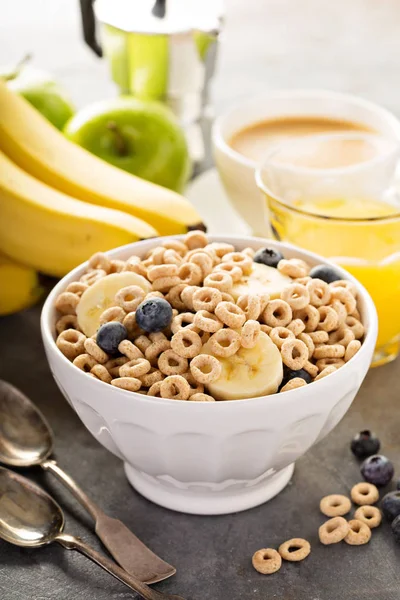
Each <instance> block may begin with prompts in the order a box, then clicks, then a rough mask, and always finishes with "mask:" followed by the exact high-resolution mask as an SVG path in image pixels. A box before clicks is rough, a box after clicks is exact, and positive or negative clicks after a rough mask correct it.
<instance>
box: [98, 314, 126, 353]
mask: <svg viewBox="0 0 400 600" xmlns="http://www.w3.org/2000/svg"><path fill="white" fill-rule="evenodd" d="M127 337H128V331H127V329H126V327H125V325H122V323H119V322H118V321H110V323H104V325H102V326H101V327H100V329H99V330H98V332H97V335H96V342H97V344H98V346H100V348H101V349H102V350H104V352H106V353H107V354H111V355H113V354H118V346H119V345H120V343H121V342H122V340H125V339H126V338H127Z"/></svg>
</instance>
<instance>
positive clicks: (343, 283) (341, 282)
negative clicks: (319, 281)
mask: <svg viewBox="0 0 400 600" xmlns="http://www.w3.org/2000/svg"><path fill="white" fill-rule="evenodd" d="M329 286H330V287H331V288H336V287H341V288H346V290H348V291H349V292H350V294H351V295H352V296H354V298H357V296H358V290H357V286H356V285H355V284H354V283H353V282H352V281H349V280H348V279H337V280H336V281H332V283H330V284H329Z"/></svg>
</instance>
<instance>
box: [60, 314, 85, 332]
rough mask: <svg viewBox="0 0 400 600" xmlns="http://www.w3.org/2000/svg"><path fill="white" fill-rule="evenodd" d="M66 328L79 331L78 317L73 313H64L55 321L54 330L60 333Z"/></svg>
mask: <svg viewBox="0 0 400 600" xmlns="http://www.w3.org/2000/svg"><path fill="white" fill-rule="evenodd" d="M67 329H76V331H80V329H79V325H78V319H77V317H76V316H75V315H64V316H63V317H61V318H60V319H58V321H57V323H56V332H57V333H58V334H60V333H62V332H63V331H66V330H67Z"/></svg>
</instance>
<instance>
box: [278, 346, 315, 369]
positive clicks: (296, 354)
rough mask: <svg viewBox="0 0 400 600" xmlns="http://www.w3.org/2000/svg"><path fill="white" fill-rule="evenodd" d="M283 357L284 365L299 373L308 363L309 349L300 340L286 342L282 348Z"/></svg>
mask: <svg viewBox="0 0 400 600" xmlns="http://www.w3.org/2000/svg"><path fill="white" fill-rule="evenodd" d="M281 356H282V361H283V362H284V364H285V365H286V366H287V367H289V369H293V370H294V371H297V370H298V369H302V368H303V367H304V365H305V364H306V362H307V361H308V348H307V346H306V345H305V344H304V343H303V342H301V341H300V340H297V339H294V340H286V341H285V342H284V343H283V344H282V347H281Z"/></svg>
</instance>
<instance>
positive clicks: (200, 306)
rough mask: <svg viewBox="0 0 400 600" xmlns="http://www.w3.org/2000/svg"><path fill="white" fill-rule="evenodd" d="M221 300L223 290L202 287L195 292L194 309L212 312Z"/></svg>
mask: <svg viewBox="0 0 400 600" xmlns="http://www.w3.org/2000/svg"><path fill="white" fill-rule="evenodd" d="M221 301H222V297H221V292H220V291H219V290H216V289H215V288H211V287H202V288H199V289H198V290H196V291H195V293H194V294H193V307H194V310H208V311H209V312H212V311H213V310H215V308H216V306H217V305H218V304H219V303H220V302H221Z"/></svg>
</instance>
